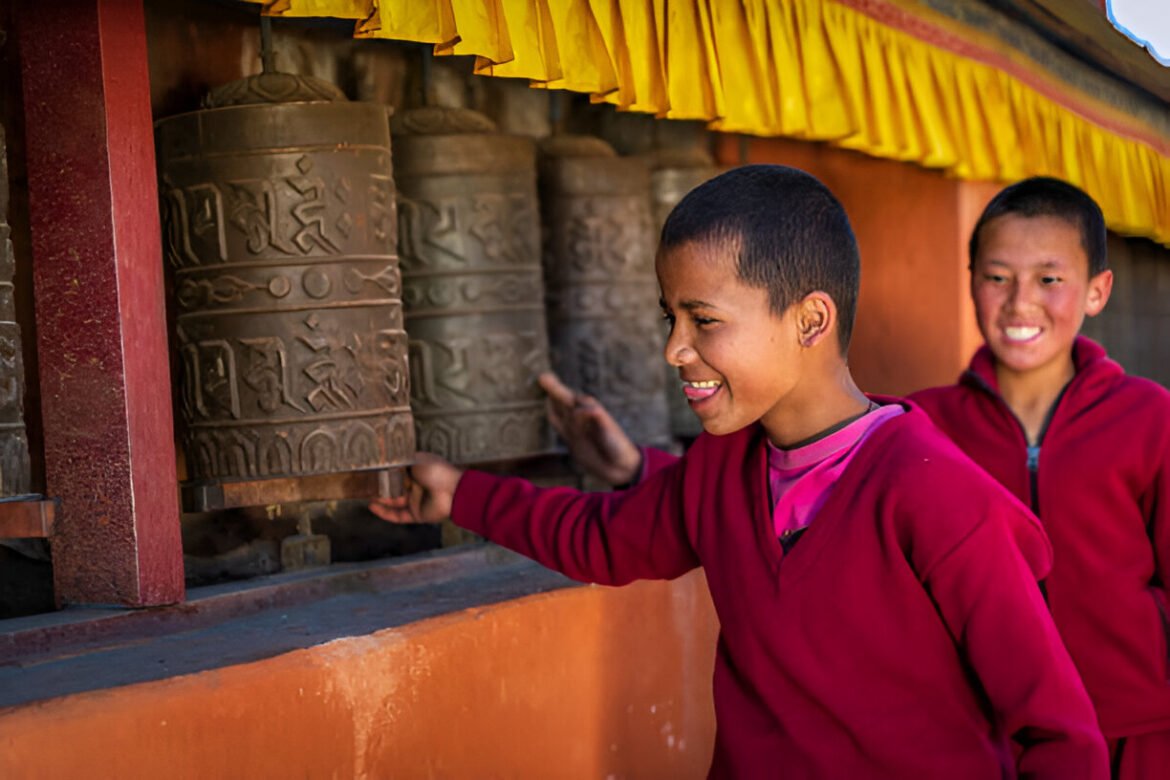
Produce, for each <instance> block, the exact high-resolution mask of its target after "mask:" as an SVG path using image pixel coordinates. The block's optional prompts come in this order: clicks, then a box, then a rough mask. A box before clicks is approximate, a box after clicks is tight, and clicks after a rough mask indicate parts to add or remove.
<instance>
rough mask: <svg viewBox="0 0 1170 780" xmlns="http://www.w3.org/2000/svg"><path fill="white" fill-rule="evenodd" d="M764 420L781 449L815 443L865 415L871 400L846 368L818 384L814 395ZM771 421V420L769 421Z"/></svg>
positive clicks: (772, 437)
mask: <svg viewBox="0 0 1170 780" xmlns="http://www.w3.org/2000/svg"><path fill="white" fill-rule="evenodd" d="M804 395H806V396H807V397H806V398H804V399H801V400H797V399H792V400H793V401H795V403H791V404H788V405H786V407H785V408H784V409H783V410H782V411H780V410H778V411H777V412H776V413H775V414H772V415H768V416H767V417H766V419H764V420H761V422H762V423H763V425H764V429H765V430H766V431H767V434H768V439H769V440H770V441H771V442H772V443H773V444H775V445H776V446H777V447H779V448H781V449H790V448H792V447H793V446H795V445H798V444H800V443H801V442H808V441H810V440H815V439H816V438H817V437H818V436H820V435H821V434H822V433H824V432H825V431H828V430H830V429H831V428H833V427H834V426H838V425H840V424H841V423H843V422H845V421H847V420H850V419H854V418H856V417H858V416H859V415H862V414H865V412H866V411H867V410H868V409H869V406H870V401H869V398H867V397H866V395H865V393H863V392H861V390H860V389H858V387H857V384H856V383H855V382H854V381H853V376H852V375H851V374H850V373H849V368H848V367H847V366H845V365H842V366H841V367H840V370H839V371H835V372H833V373H832V374H831V375H830V377H829V379H828V380H827V381H824V382H819V383H817V385H816V387H815V390H814V392H813V393H811V394H804ZM768 418H770V419H768Z"/></svg>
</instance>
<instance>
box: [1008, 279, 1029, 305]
mask: <svg viewBox="0 0 1170 780" xmlns="http://www.w3.org/2000/svg"><path fill="white" fill-rule="evenodd" d="M1035 293H1036V290H1035V285H1032V284H1028V283H1027V282H1015V283H1014V284H1012V286H1011V290H1010V292H1009V294H1008V301H1009V302H1010V303H1011V304H1012V305H1013V306H1027V305H1028V304H1030V303H1032V302H1033V301H1034V300H1035V299H1036V295H1035Z"/></svg>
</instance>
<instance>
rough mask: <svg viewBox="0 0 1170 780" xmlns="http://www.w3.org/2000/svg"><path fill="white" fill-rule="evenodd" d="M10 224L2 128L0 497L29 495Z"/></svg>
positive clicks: (21, 367)
mask: <svg viewBox="0 0 1170 780" xmlns="http://www.w3.org/2000/svg"><path fill="white" fill-rule="evenodd" d="M10 233H11V228H10V227H9V225H8V144H7V140H6V138H5V136H4V129H3V128H0V496H5V497H7V496H19V495H23V494H26V493H28V492H29V490H30V488H29V479H30V477H29V459H28V436H27V434H26V433H25V428H24V359H23V358H22V357H21V351H20V326H19V325H17V323H16V308H15V306H14V304H13V293H14V287H13V283H12V276H13V274H14V273H15V270H16V261H15V258H14V256H13V253H12V240H11V239H10V238H9V234H10Z"/></svg>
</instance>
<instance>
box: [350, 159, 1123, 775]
mask: <svg viewBox="0 0 1170 780" xmlns="http://www.w3.org/2000/svg"><path fill="white" fill-rule="evenodd" d="M656 270H657V272H658V279H659V284H660V287H661V291H662V304H663V310H664V313H665V315H666V317H667V319H668V320H669V321H670V323H671V334H670V337H669V339H668V342H667V345H666V350H665V353H666V358H667V360H668V361H669V362H670V363H671V364H672V365H674V366H675V367H677V369H678V370H679V374H680V377H681V378H682V379H683V380H684V381H685V382H686V387H687V394H688V396H689V397H690V400H691V404H692V407H693V408H694V410H695V412H696V414H697V415H698V416H699V418H700V420H701V421H702V423H703V428H704V433H703V434H702V435H701V436H699V437H698V439H696V441H695V443H694V444H693V445H692V447H691V448H690V450H689V451H688V452H687V454H686V455H685V456H684V457H683V458H682V459H679V460H676V461H673V462H670V463H669V464H667V463H666V462H665V461H663V462H662V463H661V464H660V465H661V466H662V467H661V468H655V469H651V470H652V471H653V473H652V474H651V475H650V476H648V477H647V478H646V479H645V480H643V481H642V482H640V483H639V484H638V485H637V486H635V487H634V488H632V489H630V490H627V491H622V492H618V493H591V494H590V493H581V492H579V491H575V490H571V489H568V488H547V489H540V488H536V487H534V486H533V485H531V484H530V483H528V482H526V481H525V480H522V479H516V478H505V477H499V476H494V475H489V474H484V473H480V472H475V471H466V472H462V471H460V470H458V469H456V468H455V467H453V466H452V465H450V464H448V463H446V462H445V461H443V460H442V459H439V458H436V457H435V456H430V455H426V454H424V453H419V454H418V455H417V456H416V462H415V466H414V467H413V468H412V472H411V478H412V480H411V488H410V491H409V495H408V496H406V497H403V498H401V499H385V500H382V501H381V502H379V503H377V504H375V505H373V506H372V507H371V509H372V510H373V511H375V513H376V514H379V515H380V516H382V517H384V518H385V519H388V520H392V521H395V522H420V521H422V522H437V521H439V520H440V519H442V518H443V517H445V516H447V515H448V514H449V515H450V516H451V518H452V520H454V521H455V522H456V523H458V524H460V525H462V526H464V527H466V528H468V529H470V530H472V531H475V532H477V533H480V534H482V535H484V536H486V537H488V538H489V539H491V540H493V541H495V542H498V543H500V544H502V545H504V546H506V547H509V548H511V549H513V550H516V551H518V552H521V553H523V554H525V555H528V556H530V557H532V558H534V559H536V560H538V561H540V562H541V563H544V564H545V565H547V566H550V567H552V568H554V569H557V570H559V571H562V572H564V573H565V574H567V575H568V576H570V577H573V578H576V579H579V580H584V581H591V582H599V583H605V584H612V585H616V584H623V583H626V582H630V581H632V580H634V579H638V578H663V579H665V578H672V577H677V576H679V575H681V574H683V573H685V572H686V571H689V570H690V569H693V568H694V567H696V566H699V565H702V566H703V567H704V569H705V570H706V575H707V581H708V584H709V586H710V590H711V596H712V599H713V601H714V604H715V608H716V611H717V613H718V616H719V621H720V638H719V646H718V651H717V653H716V667H715V674H714V699H715V712H716V721H717V734H716V740H715V754H714V757H713V760H712V765H711V768H710V774H711V776H713V777H763V776H779V777H786V778H899V779H901V778H919V777H922V778H927V777H939V778H943V777H945V778H949V779H954V780H963V779H965V778H972V780H974V779H975V778H980V779H983V778H987V779H988V780H990V779H991V778H997V779H998V778H1005V777H1017V776H1026V777H1033V778H1052V779H1053V780H1056V778H1060V779H1061V780H1067V779H1069V778H1094V779H1100V778H1104V777H1106V776H1107V772H1108V769H1107V762H1106V753H1105V747H1104V744H1103V742H1102V740H1101V737H1100V734H1099V732H1098V731H1097V728H1096V724H1095V722H1094V718H1093V714H1092V710H1091V706H1090V704H1089V701H1088V698H1087V696H1086V694H1085V692H1084V689H1083V687H1082V685H1081V683H1080V680H1079V678H1078V677H1077V674H1076V671H1075V669H1074V667H1073V666H1072V662H1071V660H1070V659H1069V657H1068V654H1067V652H1066V651H1065V649H1064V646H1063V645H1062V644H1061V642H1060V639H1059V637H1058V635H1057V634H1056V630H1055V627H1054V626H1053V624H1052V621H1051V618H1050V616H1049V615H1048V612H1047V609H1046V607H1045V605H1044V602H1043V599H1042V598H1041V596H1040V592H1039V590H1038V588H1037V587H1036V581H1035V580H1036V577H1037V576H1043V575H1044V574H1045V573H1046V572H1047V570H1048V568H1049V566H1050V562H1051V561H1050V554H1051V550H1050V547H1049V544H1048V541H1047V539H1046V538H1045V536H1044V534H1043V532H1042V531H1041V529H1040V527H1039V525H1038V524H1037V523H1036V521H1035V518H1033V517H1032V516H1031V515H1030V514H1029V513H1028V512H1027V510H1026V509H1025V508H1024V507H1023V506H1022V505H1020V504H1019V502H1018V501H1016V500H1015V499H1013V498H1012V497H1011V496H1010V495H1008V494H1007V493H1006V492H1005V491H1004V490H1003V489H1002V488H1001V487H999V486H998V485H996V484H995V482H994V481H992V480H991V479H990V478H989V477H988V476H987V475H985V474H983V473H982V472H980V471H979V470H978V469H976V468H974V467H973V466H972V464H971V463H970V461H969V460H968V459H967V458H966V457H964V456H963V455H962V454H961V453H960V452H959V451H958V450H957V449H956V448H955V446H954V445H953V444H952V443H950V442H949V441H948V440H947V439H946V438H945V437H944V436H943V435H942V434H941V433H940V432H939V431H938V430H937V429H936V428H935V427H934V426H933V425H932V424H931V423H930V421H929V420H928V419H927V418H926V416H925V415H924V414H923V413H922V412H921V410H918V409H916V408H914V407H912V406H908V405H904V404H902V403H900V402H898V401H897V400H896V399H888V398H877V397H870V396H866V395H865V394H863V393H862V392H861V391H860V390H858V388H857V387H856V385H855V384H854V382H853V379H852V377H851V376H850V373H849V369H848V364H847V360H846V354H847V349H848V344H849V339H850V334H851V330H852V324H853V316H854V310H855V307H856V298H857V291H858V284H859V259H858V252H857V245H856V242H855V240H854V237H853V232H852V229H851V227H850V225H849V222H848V219H847V218H846V216H845V213H844V210H843V209H842V208H841V205H840V203H839V202H838V201H837V200H836V198H834V197H833V195H832V194H831V193H830V192H829V191H828V190H827V189H826V188H825V187H824V185H822V184H821V183H820V182H818V181H817V180H816V179H814V178H813V177H811V176H809V175H808V174H806V173H804V172H802V171H797V170H795V169H791V168H785V167H782V166H765V165H760V166H745V167H743V168H738V169H735V170H733V171H730V172H728V173H725V174H723V175H721V176H719V177H716V178H715V179H713V180H711V181H709V182H707V183H706V184H703V185H701V186H700V187H698V188H697V189H696V190H694V191H693V192H692V193H691V194H689V195H687V196H686V197H685V198H684V199H683V200H682V202H680V203H679V205H678V206H677V207H676V208H675V210H674V211H673V212H672V213H671V215H670V217H669V218H668V220H667V222H666V225H665V227H664V228H663V234H662V242H661V245H660V247H659V252H658V256H657V261H656ZM555 400H556V399H555V398H554V402H555ZM585 405H587V404H583V406H585ZM570 416H572V415H570ZM574 419H576V418H574Z"/></svg>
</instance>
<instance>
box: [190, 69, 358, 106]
mask: <svg viewBox="0 0 1170 780" xmlns="http://www.w3.org/2000/svg"><path fill="white" fill-rule="evenodd" d="M346 101H348V98H347V97H346V96H345V93H344V92H342V91H341V90H340V89H338V88H337V86H336V85H334V84H331V83H329V82H328V81H325V80H324V79H319V78H315V77H313V76H302V75H298V74H295V73H280V72H273V71H265V72H264V73H257V74H256V75H254V76H248V77H247V78H243V79H239V80H237V81H232V82H229V83H227V84H224V85H222V86H219V87H216V88H215V89H213V90H211V91H210V92H208V93H207V95H206V96H205V97H204V98H203V107H204V108H224V107H226V106H249V105H261V104H265V103H320V102H329V103H334V102H346Z"/></svg>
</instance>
